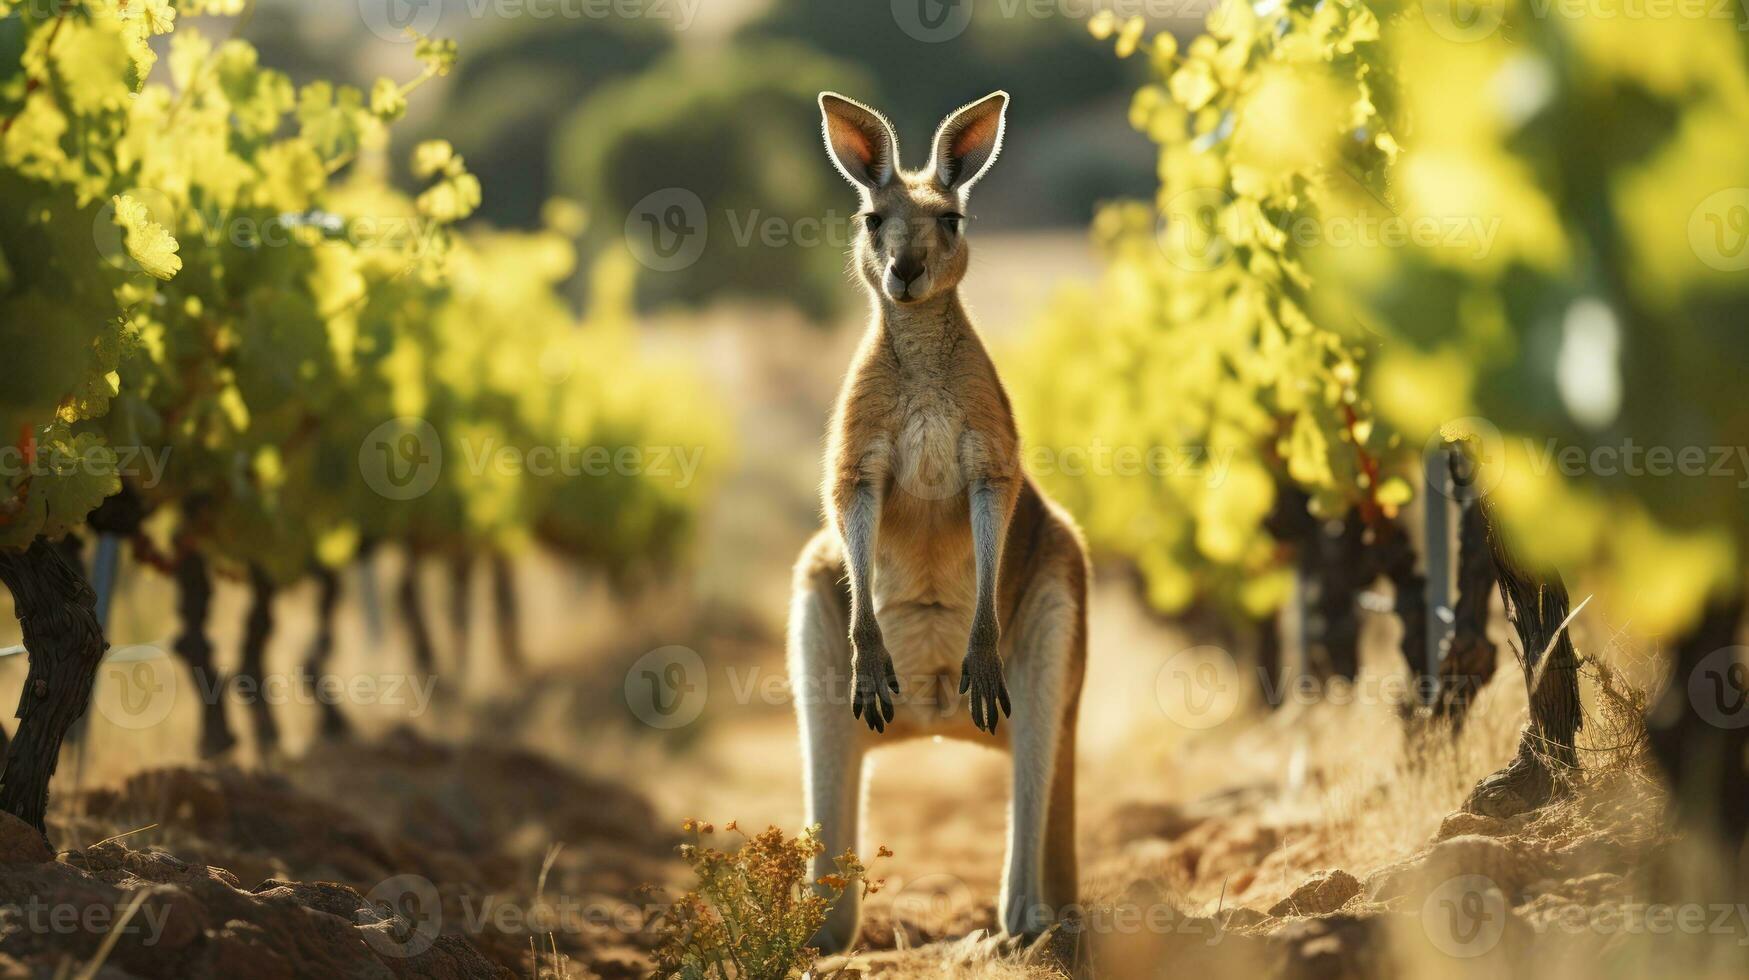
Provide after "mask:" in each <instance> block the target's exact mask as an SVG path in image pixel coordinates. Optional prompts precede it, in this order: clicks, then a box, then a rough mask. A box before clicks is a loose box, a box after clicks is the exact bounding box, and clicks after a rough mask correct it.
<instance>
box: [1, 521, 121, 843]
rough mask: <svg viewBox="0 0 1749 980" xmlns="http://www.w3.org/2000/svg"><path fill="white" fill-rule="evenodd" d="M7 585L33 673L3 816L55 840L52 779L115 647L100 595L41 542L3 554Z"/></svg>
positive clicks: (9, 765)
mask: <svg viewBox="0 0 1749 980" xmlns="http://www.w3.org/2000/svg"><path fill="white" fill-rule="evenodd" d="M0 582H4V583H5V585H6V587H7V589H9V590H10V591H11V592H12V600H13V605H14V607H15V609H16V610H17V613H18V624H19V628H20V629H21V630H22V631H23V633H24V647H25V650H26V651H28V653H29V656H30V671H29V673H28V675H27V676H26V677H25V680H24V693H23V694H22V695H21V696H20V698H19V702H18V731H17V733H16V734H15V735H14V736H13V740H12V743H11V745H10V746H9V748H8V751H7V754H6V768H5V770H4V772H3V773H0V810H5V811H6V812H7V813H10V814H12V815H13V816H16V817H18V818H19V819H20V820H23V821H24V822H25V823H27V824H30V825H31V826H32V827H34V828H36V831H37V833H40V834H42V835H43V836H44V837H47V836H48V831H47V827H46V826H45V825H44V817H45V816H47V813H48V804H49V779H50V778H51V777H52V776H53V775H54V773H55V765H56V763H57V761H58V760H59V757H60V753H61V742H62V741H63V740H64V739H65V738H66V736H67V730H68V729H69V728H71V727H72V725H73V722H74V721H76V720H77V719H78V718H79V716H80V715H82V714H84V713H85V708H86V706H87V705H88V704H89V703H90V701H91V686H92V684H93V682H94V681H95V679H96V677H97V665H98V664H99V663H100V662H101V661H102V660H103V652H104V650H105V649H107V648H108V644H107V643H106V642H104V639H103V630H102V628H101V627H99V626H98V624H97V611H96V604H97V596H96V594H95V593H93V592H92V591H91V586H90V585H89V584H88V583H87V582H86V581H85V575H84V573H83V572H81V571H80V570H79V568H78V566H77V565H75V564H71V563H69V562H68V561H67V559H66V556H65V555H64V554H63V553H62V551H61V550H60V548H58V547H57V546H56V545H54V544H52V543H50V542H47V541H44V540H42V539H41V538H39V539H37V540H36V541H33V542H32V543H31V545H30V547H29V548H27V549H25V550H24V551H15V550H0Z"/></svg>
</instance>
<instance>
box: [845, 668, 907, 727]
mask: <svg viewBox="0 0 1749 980" xmlns="http://www.w3.org/2000/svg"><path fill="white" fill-rule="evenodd" d="M898 693H899V677H898V675H897V674H895V673H894V672H893V658H892V657H890V656H888V655H887V652H886V651H885V650H881V651H880V652H879V653H878V654H872V653H863V652H860V651H859V652H858V653H857V655H856V660H855V662H854V663H852V664H851V678H850V711H851V713H852V714H854V715H855V716H856V717H858V718H861V719H862V720H863V721H866V722H868V727H869V728H870V729H872V730H874V731H876V732H884V731H886V730H887V723H888V722H890V721H892V720H893V695H895V694H898Z"/></svg>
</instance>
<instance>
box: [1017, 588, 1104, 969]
mask: <svg viewBox="0 0 1749 980" xmlns="http://www.w3.org/2000/svg"><path fill="white" fill-rule="evenodd" d="M1083 601H1084V597H1083V595H1082V590H1081V589H1080V588H1078V587H1077V585H1076V583H1074V582H1072V581H1062V580H1058V581H1046V582H1041V583H1037V584H1036V585H1034V586H1033V587H1031V588H1029V589H1028V591H1027V594H1026V595H1025V596H1024V597H1023V598H1022V599H1021V601H1020V604H1019V606H1018V608H1017V609H1016V610H1015V616H1014V619H1013V621H1012V623H1011V624H1010V626H1009V629H1010V632H1009V636H1010V637H1011V639H1012V644H1013V645H1012V648H1011V649H1012V653H1011V655H1010V662H1009V665H1008V669H1007V672H1008V678H1009V680H1008V686H1009V691H1010V693H1011V695H1012V697H1013V702H1014V719H1013V727H1012V732H1011V734H1010V736H1009V751H1010V752H1011V753H1012V756H1013V759H1012V761H1013V765H1014V787H1013V793H1014V795H1013V800H1012V802H1011V804H1010V806H1009V818H1008V819H1009V827H1008V855H1007V860H1006V863H1005V866H1004V869H1003V875H1002V896H1001V909H1000V913H999V914H1000V919H1001V923H1002V928H1003V930H1004V931H1006V932H1008V933H1010V934H1012V935H1032V934H1036V933H1038V932H1041V931H1042V930H1043V929H1044V928H1045V927H1047V926H1049V925H1050V924H1051V923H1052V922H1054V921H1056V920H1057V919H1059V918H1060V917H1061V916H1062V915H1063V913H1064V911H1066V909H1067V908H1068V907H1069V906H1072V905H1073V904H1074V903H1075V902H1076V880H1075V879H1076V863H1075V766H1074V752H1075V732H1074V725H1075V720H1076V714H1077V711H1076V709H1077V706H1078V705H1079V702H1080V696H1081V676H1082V669H1083V658H1082V656H1081V651H1082V649H1083V644H1084V632H1085V630H1084V623H1085V619H1084V617H1083V613H1082V608H1081V603H1082V602H1083Z"/></svg>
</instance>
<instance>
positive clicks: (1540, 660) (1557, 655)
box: [1464, 499, 1583, 817]
mask: <svg viewBox="0 0 1749 980" xmlns="http://www.w3.org/2000/svg"><path fill="white" fill-rule="evenodd" d="M1477 507H1478V509H1479V512H1480V514H1481V517H1482V521H1483V524H1484V526H1485V527H1486V530H1487V537H1488V552H1489V555H1490V556H1491V558H1492V560H1493V565H1494V575H1495V577H1496V579H1497V580H1498V581H1499V584H1500V598H1501V599H1502V600H1503V601H1504V603H1505V605H1506V618H1507V619H1508V620H1509V621H1510V622H1511V623H1512V628H1513V630H1514V631H1515V632H1517V634H1518V643H1519V648H1520V650H1521V651H1522V652H1523V655H1524V662H1523V668H1524V683H1525V688H1526V690H1527V692H1528V693H1529V698H1530V723H1529V724H1528V725H1526V726H1525V729H1524V733H1523V735H1521V736H1520V738H1519V743H1518V754H1517V755H1516V756H1515V757H1514V758H1513V760H1512V762H1511V763H1509V764H1508V765H1507V766H1506V768H1504V769H1502V770H1500V771H1499V772H1496V773H1494V774H1493V775H1491V776H1489V777H1487V778H1486V779H1484V780H1482V781H1481V782H1480V783H1478V784H1477V785H1476V788H1475V790H1474V791H1473V792H1471V794H1470V798H1469V799H1468V800H1467V801H1465V803H1464V809H1466V810H1470V811H1472V812H1475V813H1484V814H1488V815H1490V816H1499V817H1507V816H1513V815H1515V814H1518V813H1522V812H1524V811H1526V810H1531V809H1535V808H1536V807H1539V806H1542V805H1543V804H1545V803H1547V802H1549V801H1550V800H1551V799H1553V798H1554V797H1555V796H1557V795H1559V794H1560V793H1561V792H1562V791H1563V781H1562V777H1563V776H1564V775H1565V773H1566V772H1567V771H1568V770H1571V769H1574V768H1576V767H1577V766H1578V764H1579V759H1578V750H1577V749H1576V748H1575V747H1574V744H1573V738H1574V735H1575V734H1576V733H1577V732H1578V731H1579V727H1580V725H1581V724H1583V719H1582V717H1581V715H1580V711H1579V655H1578V653H1577V651H1575V650H1574V648H1573V638H1572V634H1571V632H1570V631H1569V630H1567V629H1566V628H1565V625H1564V624H1565V623H1566V620H1567V615H1568V612H1569V611H1570V608H1571V607H1570V606H1569V604H1568V599H1567V586H1566V583H1564V582H1563V581H1562V580H1561V576H1560V575H1559V574H1558V573H1555V572H1548V573H1546V574H1536V573H1532V572H1530V571H1528V570H1526V569H1525V568H1524V566H1523V565H1522V564H1520V563H1519V560H1518V557H1517V556H1516V555H1515V554H1514V553H1513V551H1512V548H1511V546H1510V545H1509V544H1508V543H1507V542H1506V540H1505V537H1504V535H1502V534H1501V532H1500V527H1499V525H1498V523H1496V522H1495V520H1494V517H1493V514H1492V512H1491V509H1490V508H1489V506H1488V504H1487V502H1486V501H1485V500H1480V499H1478V500H1477Z"/></svg>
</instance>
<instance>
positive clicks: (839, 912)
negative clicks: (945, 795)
mask: <svg viewBox="0 0 1749 980" xmlns="http://www.w3.org/2000/svg"><path fill="white" fill-rule="evenodd" d="M849 620H850V594H849V592H848V591H847V589H846V585H845V574H844V563H843V559H842V556H841V551H840V549H839V546H838V542H837V539H836V537H835V536H832V535H830V534H828V533H822V534H820V535H819V536H817V537H815V539H814V540H813V541H812V542H811V543H810V544H809V545H808V547H807V549H806V550H805V551H804V552H803V553H802V558H801V561H800V562H799V563H798V564H797V566H796V576H795V591H794V595H793V596H792V597H791V604H790V621H789V671H790V683H791V686H792V688H793V690H794V695H795V701H796V716H797V721H798V722H799V723H800V726H801V743H802V762H803V765H802V778H803V782H804V784H805V788H804V792H805V794H806V801H807V811H808V816H807V820H808V823H810V824H819V826H820V842H821V843H822V844H823V845H825V849H824V850H823V851H822V852H821V854H820V855H819V856H818V857H816V858H815V859H814V861H813V865H812V866H811V867H810V868H809V871H808V877H809V879H810V880H814V881H817V880H819V878H820V877H821V876H823V875H826V874H830V873H831V872H833V871H834V870H835V866H834V865H833V863H832V859H833V858H834V857H836V856H838V855H840V854H843V853H844V852H845V851H846V850H852V849H855V848H856V846H857V832H858V826H859V823H860V817H861V811H862V789H863V778H862V773H863V755H864V752H865V748H866V745H865V742H864V735H865V733H864V732H862V731H860V730H859V729H860V728H861V725H862V723H861V722H859V721H857V719H856V717H855V716H854V715H852V714H851V712H850V710H849V704H848V701H847V691H848V684H849V682H850V681H849V677H850V640H849V635H850V626H849ZM861 904H862V896H861V893H860V892H858V891H857V890H856V889H854V888H852V889H849V890H848V891H846V892H845V893H844V895H843V897H841V898H840V899H839V900H838V904H837V905H836V906H835V907H834V908H833V909H832V912H831V914H830V915H829V916H828V917H827V919H826V924H825V925H824V926H823V927H822V928H821V930H820V932H819V934H818V935H816V936H815V937H814V938H813V940H812V941H811V942H810V945H813V946H816V947H818V948H819V949H820V950H821V951H822V952H826V953H835V952H841V951H843V950H846V949H848V948H849V947H850V944H851V943H852V942H854V941H855V939H856V930H857V925H858V920H859V917H860V915H861V911H862V910H861Z"/></svg>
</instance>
